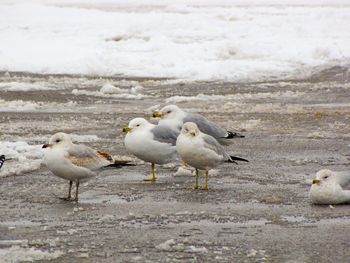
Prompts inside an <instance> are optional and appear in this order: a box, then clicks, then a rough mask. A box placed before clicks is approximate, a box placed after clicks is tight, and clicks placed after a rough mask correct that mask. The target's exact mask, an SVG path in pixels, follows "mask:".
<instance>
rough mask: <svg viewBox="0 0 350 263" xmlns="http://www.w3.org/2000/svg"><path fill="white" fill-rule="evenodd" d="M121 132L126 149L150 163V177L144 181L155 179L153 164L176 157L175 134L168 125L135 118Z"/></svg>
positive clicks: (163, 162)
mask: <svg viewBox="0 0 350 263" xmlns="http://www.w3.org/2000/svg"><path fill="white" fill-rule="evenodd" d="M123 132H126V135H125V139H124V144H125V147H126V149H127V151H129V152H130V153H132V154H133V155H135V156H136V157H137V158H139V159H141V160H143V161H145V162H149V163H151V164H152V178H151V179H145V181H152V182H155V181H156V180H157V177H156V175H155V170H154V165H155V164H165V163H169V162H171V161H173V160H175V159H176V157H177V153H176V146H175V145H176V138H177V134H176V132H174V131H173V130H172V129H171V128H169V127H166V126H159V125H154V124H152V123H150V122H148V121H147V120H145V119H144V118H135V119H133V120H131V121H130V122H129V125H128V127H125V128H124V129H123Z"/></svg>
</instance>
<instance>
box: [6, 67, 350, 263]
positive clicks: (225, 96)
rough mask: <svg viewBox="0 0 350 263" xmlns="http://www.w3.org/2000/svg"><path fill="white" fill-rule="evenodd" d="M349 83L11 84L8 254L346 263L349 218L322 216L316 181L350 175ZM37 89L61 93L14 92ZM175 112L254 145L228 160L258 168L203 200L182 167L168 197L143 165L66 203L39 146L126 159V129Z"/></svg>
mask: <svg viewBox="0 0 350 263" xmlns="http://www.w3.org/2000/svg"><path fill="white" fill-rule="evenodd" d="M348 72H349V70H348V69H346V68H341V67H336V68H332V69H328V70H326V71H322V72H319V73H317V74H315V75H313V76H311V77H310V78H308V79H304V80H299V81H295V80H283V81H277V82H256V83H244V82H241V83H227V82H210V83H205V82H195V83H175V84H174V83H172V82H169V81H167V80H155V79H134V80H131V79H113V78H85V77H69V76H42V75H27V74H26V75H23V74H14V73H12V74H8V73H3V74H2V75H1V77H0V80H1V83H7V84H6V85H7V87H8V88H6V89H4V88H3V89H1V90H0V97H1V99H2V103H1V105H4V104H6V105H7V107H8V108H7V110H4V109H1V111H2V112H1V116H0V120H1V121H0V131H1V133H2V134H1V139H2V143H1V144H0V149H1V151H3V152H5V153H7V154H8V156H9V157H11V158H13V160H11V161H8V162H7V163H5V165H4V167H3V168H2V169H1V171H0V180H1V184H0V193H1V194H0V195H1V198H0V222H1V223H0V233H1V240H0V245H1V246H0V255H1V256H2V258H4V259H5V262H11V261H10V260H11V259H16V260H18V261H20V259H21V260H40V259H41V260H43V261H42V262H46V261H47V260H49V259H50V260H51V261H52V262H193V261H200V262H217V261H220V262H232V261H235V262H276V261H278V262H289V261H291V262H293V260H295V261H297V262H314V261H316V260H317V261H319V262H328V259H329V260H330V261H337V262H344V260H345V259H347V258H349V256H350V254H349V249H348V244H349V231H348V230H347V229H349V227H350V225H349V213H350V207H349V206H347V205H342V206H334V207H333V206H315V205H312V204H311V202H310V200H309V198H308V190H309V187H310V185H308V184H307V181H308V180H311V179H312V178H313V177H314V175H315V173H316V171H318V170H320V169H323V168H330V169H334V170H347V169H349V159H350V156H349V139H350V135H349V134H350V125H349V114H350V107H349V106H350V105H349V73H348ZM14 83H16V84H14ZM19 83H20V84H19ZM29 83H31V85H35V86H38V85H39V84H40V85H41V86H42V87H51V88H52V89H40V90H36V89H34V90H28V91H23V90H22V89H20V90H16V88H15V87H22V86H26V85H27V84H29ZM29 86H30V85H29ZM11 87H13V90H11ZM112 87H115V88H112ZM117 87H118V88H117ZM135 87H138V88H137V89H136V91H135ZM213 87H215V89H213ZM101 90H102V91H101ZM107 91H108V92H107ZM112 91H114V93H113V92H112ZM109 92H110V93H109ZM130 95H132V96H136V97H129V96H130ZM166 101H169V102H176V103H177V104H178V105H179V106H181V107H182V108H185V109H187V110H189V111H192V112H198V113H201V114H204V115H205V116H207V117H208V118H210V119H211V120H214V121H216V122H218V123H220V124H221V125H223V126H224V127H227V128H231V129H235V130H237V131H239V132H240V133H243V134H245V135H246V138H244V139H240V140H237V141H236V143H235V144H234V145H231V146H229V147H228V148H227V150H228V151H229V152H231V153H233V154H236V155H237V154H239V155H240V156H242V157H245V158H248V159H249V160H250V163H248V164H240V165H238V166H233V167H232V166H231V165H229V164H227V165H223V166H222V167H220V169H219V171H217V172H216V173H215V174H214V175H213V176H211V177H210V187H211V189H210V190H209V191H208V192H202V191H193V190H191V187H192V184H193V181H194V177H193V176H188V175H187V176H175V175H174V174H175V173H176V165H175V164H174V165H173V166H165V167H161V166H158V167H157V175H158V179H159V180H158V182H157V183H156V184H151V183H149V182H143V181H142V179H143V177H144V176H146V175H149V172H150V166H149V165H148V164H143V163H141V162H139V161H136V163H137V164H138V165H137V166H135V167H129V168H123V169H119V170H115V171H114V170H109V171H106V172H104V173H102V174H101V175H100V176H99V177H98V178H97V179H94V180H92V181H90V182H89V183H87V184H84V185H83V186H82V188H81V189H82V190H81V195H80V199H81V201H80V202H79V203H78V204H75V203H67V202H64V201H61V200H60V199H59V198H58V197H60V196H63V195H65V194H66V192H65V191H66V190H67V186H68V185H67V182H66V181H64V180H62V179H59V178H57V177H55V176H53V175H52V174H51V173H50V172H49V171H48V170H47V169H46V168H45V167H40V159H41V151H40V150H41V149H40V147H41V145H42V144H44V143H47V140H48V139H49V137H50V136H51V135H52V134H53V133H55V132H57V131H64V132H67V133H72V134H73V140H74V141H76V142H81V143H85V144H87V145H90V146H92V147H96V148H99V149H103V150H106V151H109V152H111V153H112V154H113V155H116V156H121V157H123V158H126V156H128V154H127V152H126V151H125V148H124V147H123V142H122V140H123V134H122V132H121V129H122V127H124V126H125V125H126V124H127V123H128V121H129V120H130V119H131V118H133V117H136V116H144V117H146V118H148V117H149V116H150V114H151V112H152V110H153V109H154V106H155V105H164V103H165V102H166ZM209 103H210V104H209ZM12 105H16V110H14V109H13V108H11V107H12ZM156 107H157V106H156ZM11 109H12V110H11ZM202 179H203V177H202ZM329 244H332V245H329ZM334 247H336V249H334ZM320 248H322V249H320ZM323 259H325V260H323Z"/></svg>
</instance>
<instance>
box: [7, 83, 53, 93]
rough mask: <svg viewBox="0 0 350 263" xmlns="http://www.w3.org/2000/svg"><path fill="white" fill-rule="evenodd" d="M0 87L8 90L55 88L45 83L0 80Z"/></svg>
mask: <svg viewBox="0 0 350 263" xmlns="http://www.w3.org/2000/svg"><path fill="white" fill-rule="evenodd" d="M0 89H3V90H7V91H38V90H53V89H55V88H53V87H48V86H47V85H45V84H44V83H25V82H16V81H13V82H0Z"/></svg>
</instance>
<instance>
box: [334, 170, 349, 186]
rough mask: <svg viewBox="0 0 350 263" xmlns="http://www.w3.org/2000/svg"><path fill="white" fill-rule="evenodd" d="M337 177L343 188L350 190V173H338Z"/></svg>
mask: <svg viewBox="0 0 350 263" xmlns="http://www.w3.org/2000/svg"><path fill="white" fill-rule="evenodd" d="M336 176H337V177H338V182H339V184H340V185H341V187H342V188H343V189H347V190H350V172H336Z"/></svg>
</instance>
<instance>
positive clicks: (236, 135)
mask: <svg viewBox="0 0 350 263" xmlns="http://www.w3.org/2000/svg"><path fill="white" fill-rule="evenodd" d="M244 137H245V136H244V135H242V134H240V133H238V132H231V131H227V136H226V137H225V138H226V139H234V138H244Z"/></svg>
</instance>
